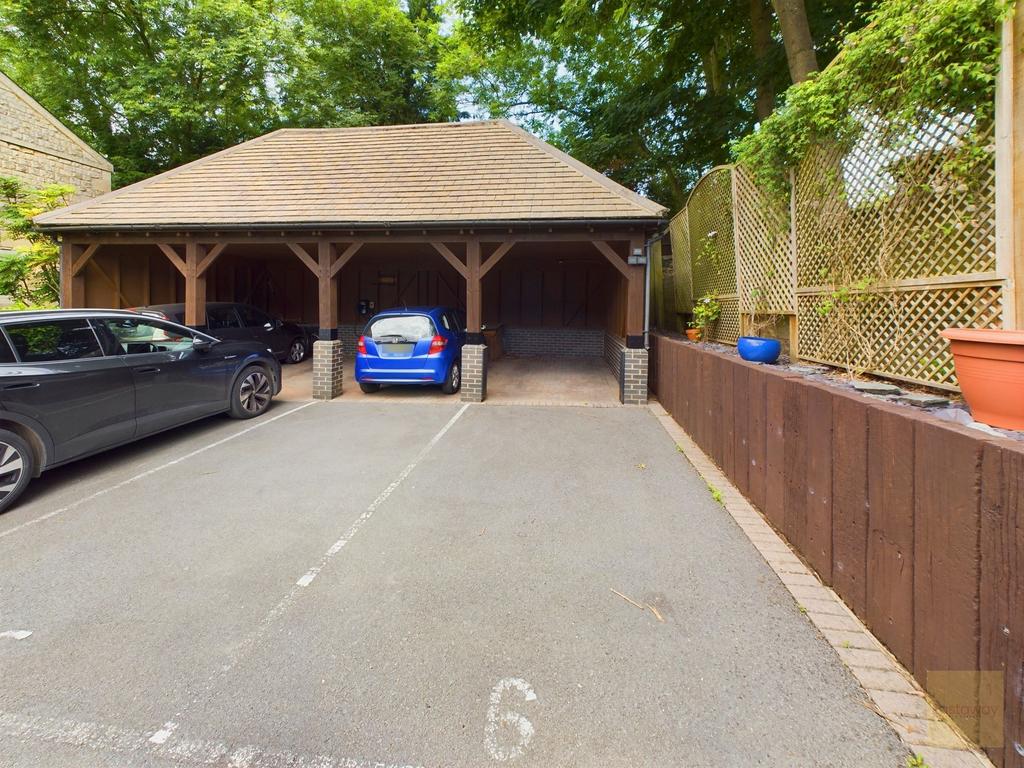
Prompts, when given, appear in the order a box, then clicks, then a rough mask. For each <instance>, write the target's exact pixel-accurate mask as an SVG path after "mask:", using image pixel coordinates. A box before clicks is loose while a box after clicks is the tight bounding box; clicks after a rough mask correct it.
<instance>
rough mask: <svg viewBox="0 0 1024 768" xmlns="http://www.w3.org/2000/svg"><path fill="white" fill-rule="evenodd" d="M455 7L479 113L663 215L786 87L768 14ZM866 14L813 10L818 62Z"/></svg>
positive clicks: (632, 6) (521, 1)
mask: <svg viewBox="0 0 1024 768" xmlns="http://www.w3.org/2000/svg"><path fill="white" fill-rule="evenodd" d="M458 2H459V7H460V9H461V11H462V13H463V16H464V22H463V23H462V24H461V25H459V26H458V27H457V29H456V33H455V37H456V38H457V41H458V44H457V45H453V46H452V47H451V48H450V49H449V51H450V52H451V54H452V55H454V56H459V57H461V62H462V64H463V66H464V73H465V76H466V82H467V84H468V85H467V88H468V91H469V93H470V94H471V101H473V102H474V103H475V104H476V105H477V107H478V109H479V110H480V111H481V112H483V113H485V114H491V115H502V116H509V117H513V118H515V119H518V120H520V121H522V122H524V123H526V124H527V125H528V126H529V127H530V128H531V129H533V130H534V131H536V132H539V133H541V134H542V135H544V136H545V138H547V139H549V140H551V141H553V142H554V143H556V144H558V145H559V146H561V147H562V148H563V149H565V150H566V151H568V152H570V153H572V154H574V155H576V156H578V157H579V158H580V159H581V160H584V161H585V162H588V163H590V164H591V165H593V166H595V167H596V168H598V169H600V170H602V171H604V172H605V173H608V174H609V175H611V176H612V177H614V178H615V179H616V180H618V181H620V182H622V183H624V184H626V185H628V186H632V187H634V188H636V189H639V190H641V191H643V192H645V193H646V194H648V195H650V196H651V197H653V198H654V199H657V200H659V201H661V202H663V203H666V204H668V205H669V206H671V207H672V208H679V207H680V206H681V205H682V204H683V203H684V202H685V199H686V195H687V193H688V191H689V189H690V188H691V187H692V186H693V184H694V183H696V181H697V180H698V179H699V178H700V176H701V175H702V174H703V173H704V172H706V171H707V170H708V169H709V168H710V167H711V166H713V165H717V164H720V163H725V162H729V160H730V157H731V154H730V150H729V147H730V145H731V144H732V143H733V142H734V141H736V140H737V139H739V138H740V137H742V136H744V135H746V134H748V133H749V132H750V131H752V130H753V128H754V126H755V124H756V122H759V121H761V120H764V119H765V118H766V117H767V116H768V115H769V114H770V113H771V111H772V109H773V107H774V104H775V98H776V94H778V93H781V92H782V91H784V90H785V89H786V88H787V87H788V86H789V85H790V83H791V82H792V81H791V78H790V75H789V72H788V68H787V57H786V51H785V49H784V46H783V35H782V34H781V31H780V25H779V23H778V18H777V17H776V16H775V14H774V13H773V8H772V6H771V5H770V4H769V3H768V2H767V1H766V0H718V1H717V2H707V0H589V2H586V1H584V0H458ZM870 4H871V3H870V2H869V3H863V4H859V3H857V1H856V0H819V1H818V2H815V3H813V4H812V5H811V6H810V7H809V8H808V14H807V22H808V24H809V25H810V29H811V32H812V34H813V38H814V39H815V40H817V41H819V42H818V46H817V49H816V51H815V53H816V55H817V56H821V58H822V60H829V59H831V58H832V56H834V55H835V52H836V50H837V45H838V41H839V38H840V36H841V33H843V32H844V31H845V29H846V28H847V27H848V26H850V25H856V24H859V23H860V21H861V19H862V17H861V15H860V14H861V13H862V10H861V5H863V6H865V8H866V7H867V6H870ZM443 63H444V62H443Z"/></svg>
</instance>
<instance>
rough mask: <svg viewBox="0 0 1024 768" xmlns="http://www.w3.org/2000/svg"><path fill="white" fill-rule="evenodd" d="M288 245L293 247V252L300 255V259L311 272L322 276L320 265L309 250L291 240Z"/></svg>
mask: <svg viewBox="0 0 1024 768" xmlns="http://www.w3.org/2000/svg"><path fill="white" fill-rule="evenodd" d="M288 247H289V248H291V249H292V253H294V254H295V255H296V256H298V257H299V260H300V261H301V262H302V263H303V264H305V265H306V268H307V269H309V271H310V272H312V273H313V274H314V275H316V276H318V277H319V276H320V265H319V264H317V262H316V260H315V259H314V258H313V257H312V256H310V255H309V251H307V250H306V249H305V248H303V247H302V246H301V245H299V244H298V243H293V242H291V241H288Z"/></svg>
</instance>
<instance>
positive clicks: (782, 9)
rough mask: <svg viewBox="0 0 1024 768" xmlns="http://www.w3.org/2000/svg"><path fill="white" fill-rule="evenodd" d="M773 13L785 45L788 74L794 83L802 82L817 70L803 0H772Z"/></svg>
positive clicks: (812, 40) (812, 41)
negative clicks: (777, 20) (777, 18)
mask: <svg viewBox="0 0 1024 768" xmlns="http://www.w3.org/2000/svg"><path fill="white" fill-rule="evenodd" d="M772 4H773V5H774V6H775V15H776V16H778V17H779V26H780V27H782V42H783V43H784V44H785V46H786V59H787V60H788V61H789V76H790V77H791V78H792V79H793V82H794V83H802V82H803V81H804V80H806V79H807V78H808V77H809V76H810V75H811V73H812V72H817V71H818V57H817V55H816V54H815V52H814V39H813V38H812V37H811V25H810V22H808V20H807V6H805V5H804V0H772Z"/></svg>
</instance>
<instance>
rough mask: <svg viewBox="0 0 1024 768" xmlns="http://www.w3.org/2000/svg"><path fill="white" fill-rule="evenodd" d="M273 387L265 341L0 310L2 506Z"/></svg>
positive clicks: (119, 316)
mask: <svg viewBox="0 0 1024 768" xmlns="http://www.w3.org/2000/svg"><path fill="white" fill-rule="evenodd" d="M280 391H281V365H280V363H279V362H278V361H277V358H276V357H275V356H274V355H272V354H271V353H270V351H269V350H268V349H267V347H266V345H263V344H260V343H258V342H255V341H221V340H219V339H216V338H214V337H212V336H209V335H207V334H205V333H201V332H199V331H195V330H191V329H189V328H185V327H184V326H181V325H178V324H176V323H170V322H167V321H165V320H159V319H156V318H154V317H150V316H146V315H141V314H137V313H135V312H129V311H119V310H99V309H94V310H89V309H82V310H73V309H68V310H60V309H55V310H43V311H32V312H2V313H0V511H2V510H4V509H6V508H7V507H9V506H10V505H11V504H12V503H13V502H14V500H15V499H16V498H17V497H18V495H19V494H21V492H22V491H23V490H24V489H25V486H26V485H27V484H28V482H29V480H30V479H31V478H32V477H38V476H39V474H40V473H41V472H42V471H43V470H46V469H50V468H52V467H56V466H58V465H60V464H64V463H66V462H69V461H72V460H74V459H79V458H82V457H83V456H88V455H89V454H92V453H97V452H99V451H102V450H105V449H107V448H112V447H114V446H116V445H121V444H122V443H127V442H130V441H132V440H137V439H138V438H140V437H145V436H147V435H151V434H154V433H156V432H160V431H162V430H165V429H170V428H171V427H176V426H178V425H180V424H185V423H187V422H190V421H195V420H196V419H201V418H203V417H205V416H211V415H213V414H216V413H225V412H226V413H229V414H230V415H231V416H233V417H234V418H236V419H249V418H252V417H253V416H259V415H260V414H262V413H263V412H264V411H266V410H267V408H268V407H269V406H270V401H271V400H272V399H273V397H274V395H276V394H277V393H278V392H280Z"/></svg>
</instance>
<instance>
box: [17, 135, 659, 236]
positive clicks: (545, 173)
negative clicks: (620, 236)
mask: <svg viewBox="0 0 1024 768" xmlns="http://www.w3.org/2000/svg"><path fill="white" fill-rule="evenodd" d="M664 213H665V208H664V207H663V206H661V205H659V204H658V203H655V202H653V201H651V200H648V199H646V198H645V197H642V196H641V195H638V194H636V193H635V192H632V191H630V190H628V189H626V188H625V187H623V186H622V185H620V184H617V183H616V182H614V181H612V180H611V179H609V178H607V177H606V176H604V175H602V174H600V173H598V172H597V171H595V170H594V169H592V168H589V167H587V166H586V165H584V164H582V163H580V162H578V161H577V160H574V159H573V158H571V157H569V156H568V155H566V154H565V153H563V152H560V151H559V150H557V149H555V148H554V147H552V146H551V145H549V144H546V143H545V142H543V141H541V140H539V139H537V138H536V137H534V136H532V135H530V134H529V133H527V132H526V131H523V130H522V129H520V128H519V127H517V126H515V125H513V124H512V123H509V122H505V121H482V122H464V123H434V124H425V125H402V126H384V127H370V128H324V129H282V130H279V131H275V132H273V133H269V134H267V135H265V136H261V137H260V138H258V139H253V140H252V141H247V142H245V143H244V144H239V145H238V146H235V147H231V148H229V149H226V150H223V151H221V152H218V153H216V154H213V155H210V156H209V157H205V158H202V159H200V160H196V161H194V162H192V163H189V164H187V165H183V166H181V167H179V168H175V169H173V170H170V171H167V172H166V173H163V174H160V175H159V176H154V177H153V178H150V179H146V180H145V181H141V182H139V183H137V184H133V185H131V186H129V187H124V188H123V189H119V190H116V191H114V192H111V193H109V194H106V195H102V196H100V197H97V198H94V199H92V200H88V201H86V202H83V203H79V204H77V205H72V206H69V207H67V208H62V209H60V210H56V211H52V212H49V213H45V214H43V215H41V216H39V217H37V218H36V222H37V223H38V224H39V225H41V226H43V227H44V228H52V229H112V230H117V229H161V228H169V227H181V228H194V229H211V228H218V227H219V228H236V227H253V228H260V227H278V226H309V227H323V228H328V227H332V226H333V227H348V226H352V227H368V226H403V225H407V226H412V225H420V224H422V225H424V226H426V225H430V226H437V225H441V224H452V225H468V224H480V223H491V222H493V223H505V222H509V223H511V222H537V221H542V222H552V221H579V220H583V221H590V222H596V221H627V220H644V219H646V220H653V219H659V218H661V217H662V216H663V215H664Z"/></svg>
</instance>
